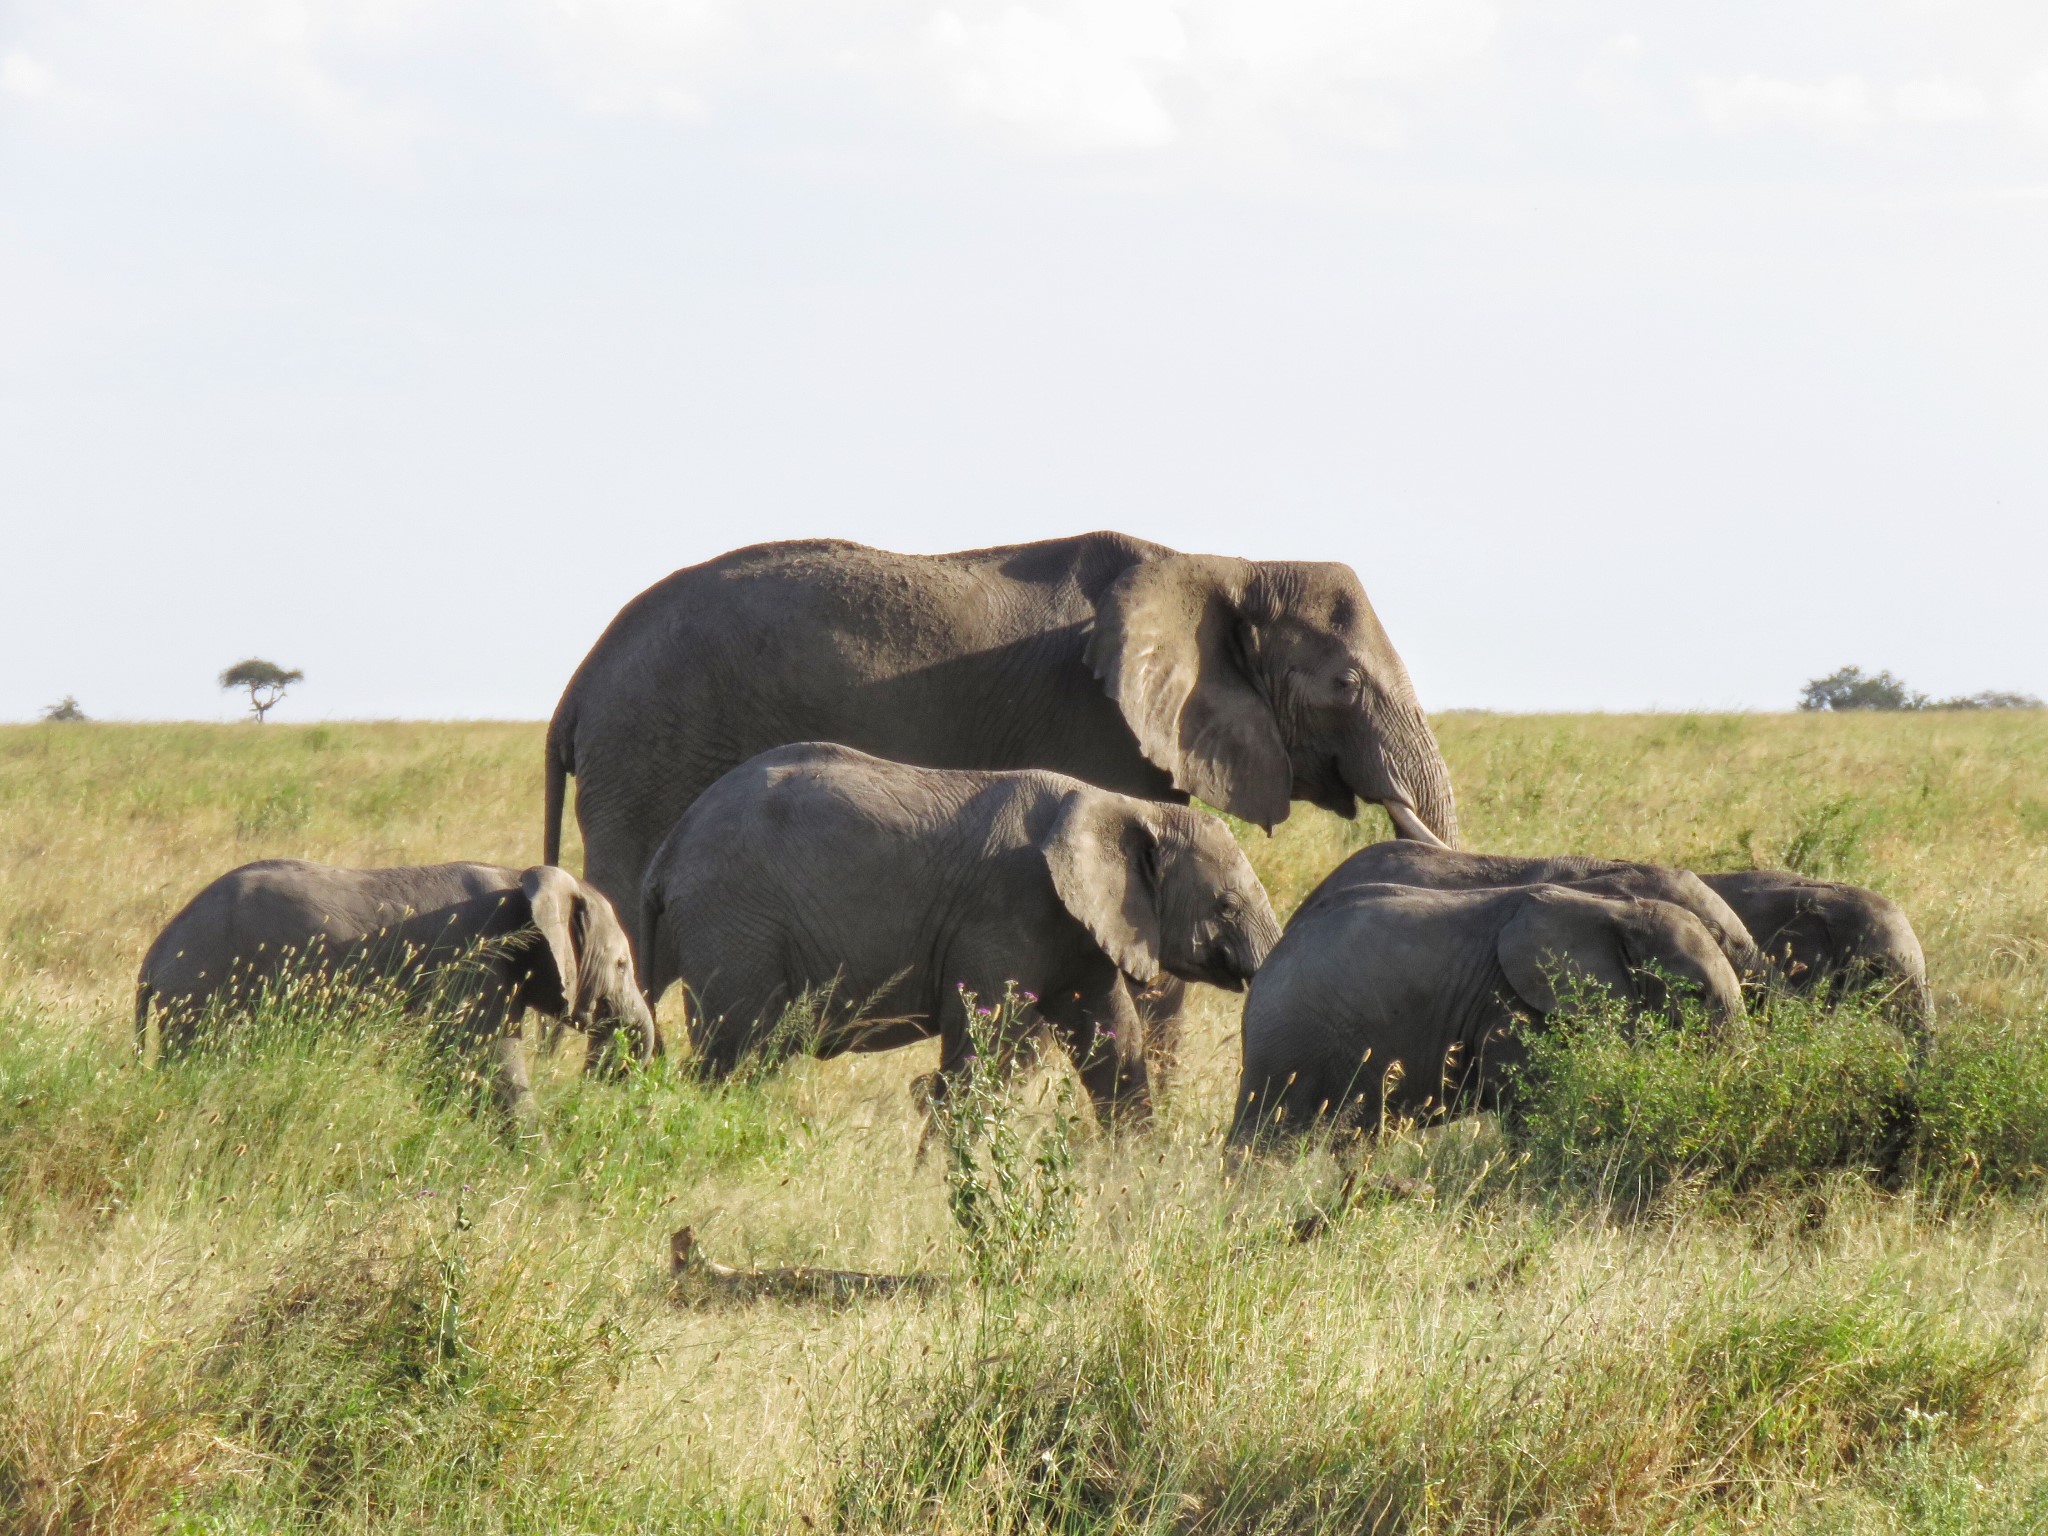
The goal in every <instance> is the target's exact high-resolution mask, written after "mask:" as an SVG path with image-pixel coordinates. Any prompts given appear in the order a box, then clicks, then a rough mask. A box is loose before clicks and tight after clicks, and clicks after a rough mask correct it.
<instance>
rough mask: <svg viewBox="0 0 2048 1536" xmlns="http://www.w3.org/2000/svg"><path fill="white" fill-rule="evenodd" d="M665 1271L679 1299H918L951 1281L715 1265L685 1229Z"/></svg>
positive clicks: (673, 1238) (673, 1241) (672, 1244)
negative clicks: (905, 1295)
mask: <svg viewBox="0 0 2048 1536" xmlns="http://www.w3.org/2000/svg"><path fill="white" fill-rule="evenodd" d="M668 1268H669V1277H670V1279H671V1281H672V1282H673V1283H674V1286H675V1292H676V1297H677V1299H678V1300H690V1299H694V1298H693V1296H692V1293H693V1292H696V1293H698V1294H702V1293H706V1292H708V1293H710V1294H713V1295H719V1296H727V1297H734V1298H739V1299H745V1300H752V1299H753V1298H755V1297H758V1296H772V1297H775V1298H776V1299H778V1300H782V1301H834V1302H848V1301H854V1300H857V1299H859V1298H861V1297H865V1296H894V1295H895V1294H897V1293H898V1292H899V1291H913V1292H916V1293H918V1294H920V1295H922V1294H925V1293H927V1292H930V1291H933V1290H936V1289H937V1288H938V1287H939V1286H941V1285H943V1284H944V1283H945V1282H946V1281H947V1280H948V1278H950V1277H948V1276H946V1275H934V1274H927V1273H922V1272H917V1273H912V1274H907V1275H878V1274H870V1273H869V1272H867V1271H866V1270H860V1269H816V1268H813V1267H812V1266H810V1265H808V1264H798V1265H792V1266H789V1267H787V1268H777V1269H734V1268H733V1267H732V1266H731V1265H728V1264H714V1263H713V1262H712V1261H711V1260H709V1259H707V1258H705V1257H704V1255H703V1254H701V1253H700V1252H698V1251H697V1234H696V1233H695V1231H693V1230H692V1229H691V1228H689V1227H683V1228H680V1229H679V1230H677V1231H676V1232H674V1233H672V1234H671V1235H670V1237H669V1240H668Z"/></svg>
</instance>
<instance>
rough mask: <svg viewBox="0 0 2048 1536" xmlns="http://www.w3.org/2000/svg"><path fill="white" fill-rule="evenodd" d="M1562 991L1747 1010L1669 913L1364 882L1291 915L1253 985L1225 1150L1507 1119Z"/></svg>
mask: <svg viewBox="0 0 2048 1536" xmlns="http://www.w3.org/2000/svg"><path fill="white" fill-rule="evenodd" d="M1566 978H1573V979H1576V980H1577V981H1579V982H1581V983H1582V984H1583V983H1596V984H1598V985H1600V986H1603V987H1606V988H1608V989H1609V990H1611V991H1613V992H1615V993H1618V994H1619V995H1620V996H1622V997H1623V998H1625V999H1627V1000H1628V1001H1629V1002H1630V1003H1632V1004H1633V1005H1634V1006H1635V1007H1637V1008H1638V1009H1641V1010H1644V1011H1657V1010H1663V1009H1666V1008H1668V1007H1669V1006H1670V1005H1671V1002H1672V999H1671V997H1670V995H1669V991H1668V988H1667V983H1666V978H1669V980H1670V981H1672V982H1675V983H1677V984H1678V985H1680V986H1681V987H1684V988H1686V989H1687V990H1691V991H1697V992H1698V993H1700V994H1702V995H1703V996H1704V999H1705V1002H1706V1006H1707V1009H1708V1012H1709V1014H1710V1016H1711V1017H1713V1018H1714V1019H1716V1020H1717V1021H1720V1020H1728V1019H1735V1018H1740V1017H1741V1015H1742V986H1741V983H1740V982H1739V981H1738V980H1737V979H1736V975H1735V970H1734V968H1733V967H1732V966H1730V965H1729V963H1728V960H1727V957H1726V956H1725V955H1723V954H1722V952H1721V948H1720V946H1719V945H1718V944H1716V943H1715V941H1714V938H1713V935H1712V934H1710V933H1709V932H1708V931H1707V929H1706V925H1705V924H1703V923H1701V922H1700V920H1699V919H1698V918H1696V917H1694V916H1693V915H1692V913H1690V912H1688V911H1686V910H1685V909H1684V908H1683V907H1678V906H1674V905H1672V904H1671V903H1669V902H1665V901H1653V900H1643V899H1639V898H1634V897H1618V896H1601V895H1594V894H1592V893H1590V892H1587V891H1583V890H1578V889H1574V888H1573V887H1570V886H1562V885H1530V886H1512V887H1488V888H1482V889H1478V890H1466V891H1432V890H1424V889H1420V888H1418V887H1415V886H1406V885H1362V886H1359V887H1357V888H1356V889H1354V890H1352V891H1350V892H1349V893H1348V894H1346V895H1345V896H1344V897H1342V898H1341V899H1335V900H1331V901H1329V902H1327V903H1324V904H1321V905H1319V906H1317V907H1316V908H1315V909H1314V910H1313V911H1310V910H1308V909H1307V908H1304V909H1303V910H1302V911H1300V912H1298V913H1297V914H1296V915H1295V917H1294V919H1293V920H1292V921H1291V922H1290V923H1289V924H1288V925H1287V932H1286V933H1285V935H1283V936H1282V938H1281V940H1280V942H1279V944H1278V945H1276V946H1275V947H1274V950H1273V953H1272V954H1271V955H1269V956H1268V957H1267V959H1266V964H1265V965H1264V966H1263V967H1262V968H1261V969H1260V971H1259V974H1258V976H1257V978H1256V979H1255V980H1254V981H1253V982H1252V984H1251V991H1250V994H1249V995H1248V996H1247V997H1246V999H1245V1005H1244V1072H1243V1076H1242V1077H1241V1078H1240V1079H1239V1081H1238V1091H1237V1116H1236V1120H1235V1122H1234V1124H1233V1125H1232V1128H1231V1139H1232V1141H1234V1142H1239V1143H1242V1142H1249V1141H1259V1140H1269V1139H1273V1138H1275V1137H1277V1136H1280V1135H1298V1134H1301V1133H1303V1132H1305V1131H1308V1130H1310V1129H1312V1128H1314V1127H1315V1126H1316V1125H1318V1124H1319V1123H1321V1124H1328V1125H1331V1126H1333V1127H1335V1128H1340V1129H1367V1130H1369V1129H1371V1128H1373V1127H1376V1126H1377V1125H1378V1124H1379V1123H1380V1121H1381V1117H1382V1116H1383V1115H1401V1116H1415V1117H1435V1116H1441V1115H1446V1114H1453V1113H1457V1112H1459V1111H1461V1110H1464V1109H1470V1108H1482V1109H1484V1108H1495V1107H1499V1106H1500V1104H1501V1102H1502V1090H1503V1088H1504V1086H1505V1085H1506V1073H1507V1069H1509V1068H1510V1067H1512V1066H1514V1065H1515V1064H1517V1063H1519V1062H1520V1061H1521V1060H1523V1059H1524V1051H1523V1049H1522V1047H1521V1042H1520V1041H1519V1040H1518V1039H1517V1032H1518V1030H1519V1029H1520V1028H1521V1027H1522V1026H1524V1025H1525V1024H1531V1023H1540V1022H1541V1021H1542V1020H1543V1019H1544V1018H1545V1016H1546V1015H1548V1014H1551V1013H1554V1012H1555V1011H1556V1010H1557V1009H1558V1007H1559V1004H1560V998H1559V994H1558V985H1559V984H1560V983H1562V982H1564V980H1565V979H1566Z"/></svg>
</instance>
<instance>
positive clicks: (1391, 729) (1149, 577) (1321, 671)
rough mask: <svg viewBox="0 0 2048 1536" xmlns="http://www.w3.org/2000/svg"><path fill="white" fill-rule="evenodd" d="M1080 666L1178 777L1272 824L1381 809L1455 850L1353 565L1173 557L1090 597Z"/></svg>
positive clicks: (1407, 694) (1403, 688)
mask: <svg viewBox="0 0 2048 1536" xmlns="http://www.w3.org/2000/svg"><path fill="white" fill-rule="evenodd" d="M1088 661H1089V664H1090V665H1091V666H1092V667H1093V668H1094V669H1095V673H1096V675H1097V676H1098V677H1100V678H1101V679H1102V680H1103V683H1104V686H1105V687H1106V688H1107V689H1108V691H1109V694H1110V696H1111V697H1112V698H1113V699H1115V700H1116V702H1117V704H1118V706H1119V707H1120V708H1121V709H1122V711H1123V714H1124V718H1125V720H1126V721H1128V722H1129V724H1130V727H1131V730H1132V731H1133V733H1134V734H1135V735H1136V736H1137V738H1138V744H1139V746H1140V747H1142V748H1143V749H1144V752H1145V755H1146V756H1147V757H1148V758H1150V759H1151V760H1152V761H1153V762H1154V763H1156V764H1157V765H1158V766H1159V767H1160V768H1162V769H1164V770H1165V771H1166V772H1167V773H1169V774H1171V775H1172V777H1173V782H1174V785H1175V787H1177V788H1179V789H1180V790H1182V791H1184V792H1185V793H1187V794H1190V795H1194V796H1196V797H1198V798H1200V799H1202V800H1205V801H1207V802H1208V803H1209V804H1211V805H1214V806H1218V807H1220V808H1222V809H1223V810H1226V811H1228V812H1230V813H1231V814H1232V815H1233V816H1238V817H1241V818H1243V819H1244V820H1246V821H1250V822H1256V823H1257V824H1258V825H1260V826H1262V827H1265V828H1267V829H1268V830H1270V829H1271V828H1272V827H1273V826H1274V824H1275V823H1277V822H1280V821H1284V820H1285V819H1286V817H1287V812H1288V807H1289V801H1290V800H1291V799H1295V798H1299V799H1303V800H1308V801H1311V802H1313V803H1314V804H1316V805H1320V806H1323V807H1324V808H1326V809H1328V810H1332V811H1335V812H1337V813H1338V814H1339V815H1341V816H1351V815H1353V814H1355V812H1356V801H1358V800H1366V801H1370V802H1372V803H1374V804H1376V805H1380V806H1383V807H1384V808H1385V809H1386V811H1387V814H1388V816H1389V817H1390V818H1391V819H1392V821H1393V823H1394V829H1395V831H1396V832H1397V833H1399V834H1400V835H1401V836H1402V837H1408V838H1416V839H1420V840H1422V841H1425V842H1441V843H1443V844H1446V845H1455V844H1456V843H1457V840H1458V819H1457V813H1456V810H1455V809H1454V807H1453V805H1452V802H1451V780H1450V773H1449V771H1448V770H1447V769H1446V768H1445V766H1444V760H1443V755H1442V753H1441V752H1439V751H1438V749H1437V744H1436V738H1435V737H1434V736H1433V735H1432V734H1431V732H1430V729H1429V722H1428V720H1427V719H1426V718H1425V717H1424V715H1423V713H1422V706H1421V705H1420V704H1419V703H1418V702H1417V701H1416V697H1415V689H1414V686H1413V685H1412V684H1411V683H1410V682H1409V679H1408V669H1407V668H1406V667H1405V666H1404V665H1403V664H1402V662H1401V658H1400V656H1399V655H1398V654H1397V653H1396V652H1395V650H1394V647H1393V645H1392V644H1391V643H1390V642H1389V641H1388V639H1387V635H1386V631H1385V630H1383V629H1381V628H1380V622H1379V618H1378V616H1377V615H1375V614H1374V613H1373V610H1372V605H1371V604H1370V603H1369V602H1367V601H1366V596H1365V589H1364V587H1362V586H1361V585H1360V584H1359V581H1358V577H1357V576H1356V575H1355V574H1354V573H1353V572H1352V570H1351V568H1350V567H1349V566H1345V565H1335V564H1309V563H1298V562H1284V563H1282V562H1265V563H1255V562H1252V561H1248V560H1234V559H1228V558H1225V557H1222V556H1216V555H1170V556H1165V557H1162V558H1160V559H1156V560H1148V561H1146V562H1144V563H1143V564H1140V565H1136V566H1133V567H1132V568H1131V569H1130V570H1129V571H1127V572H1125V573H1124V575H1123V576H1121V577H1120V578H1119V579H1118V580H1117V582H1116V584H1115V585H1114V586H1112V587H1111V588H1110V590H1109V591H1108V593H1107V594H1105V595H1104V597H1103V599H1102V601H1101V602H1100V604H1099V605H1098V608H1097V615H1096V619H1095V628H1094V632H1093V634H1092V635H1091V636H1090V638H1089V647H1088Z"/></svg>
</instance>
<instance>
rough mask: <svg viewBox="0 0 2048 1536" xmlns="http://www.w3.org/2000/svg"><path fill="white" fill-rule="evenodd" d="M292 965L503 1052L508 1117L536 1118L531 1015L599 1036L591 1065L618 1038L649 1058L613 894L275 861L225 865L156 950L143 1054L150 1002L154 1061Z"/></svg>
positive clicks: (464, 870)
mask: <svg viewBox="0 0 2048 1536" xmlns="http://www.w3.org/2000/svg"><path fill="white" fill-rule="evenodd" d="M287 968H296V969H301V970H309V971H315V972H325V973H327V974H331V975H335V976H339V977H342V978H343V979H356V978H360V979H369V978H372V977H376V978H381V979H388V980H392V981H396V982H398V983H400V984H401V985H402V987H403V988H404V995H405V996H406V999H407V1001H408V1003H409V1005H411V1006H416V1007H426V1006H429V1005H432V1006H435V1007H437V1008H450V1009H452V1010H454V1011H455V1012H456V1013H458V1014H459V1015H460V1020H459V1022H460V1032H461V1033H462V1034H463V1035H464V1036H466V1037H467V1038H469V1039H470V1040H472V1041H474V1042H476V1043H478V1044H488V1045H489V1046H490V1048H491V1049H492V1050H493V1051H494V1052H495V1056H496V1063H495V1073H496V1092H497V1094H498V1098H499V1102H500V1105H501V1107H502V1108H503V1109H504V1110H505V1112H506V1114H507V1115H508V1116H509V1117H510V1118H511V1119H512V1121H513V1122H514V1123H515V1124H516V1125H518V1126H519V1127H521V1128H522V1129H524V1128H527V1127H529V1126H530V1125H531V1123H532V1120H533V1102H532V1091H531V1088H530V1086H529V1081H528V1073H527V1067H526V1059H525V1054H524V1052H523V1050H522V1048H521V1046H520V1042H519V1039H518V1035H517V1032H516V1031H517V1025H518V1022H519V1017H520V1015H521V1013H522V1012H523V1011H524V1010H525V1009H528V1008H531V1009H533V1010H535V1011H536V1012H538V1013H540V1014H541V1015H543V1016H544V1017H548V1018H553V1019H560V1020H566V1021H568V1022H570V1023H572V1024H574V1025H575V1026H576V1027H577V1028H579V1029H582V1030H585V1031H586V1032H588V1033H590V1034H591V1036H592V1044H591V1050H592V1058H593V1060H595V1059H596V1057H597V1055H598V1053H599V1051H600V1050H601V1048H602V1046H603V1044H604V1043H605V1042H607V1041H608V1040H609V1039H610V1037H611V1035H612V1034H613V1033H614V1032H615V1031H617V1030H620V1029H625V1030H627V1031H628V1032H629V1033H630V1037H631V1039H632V1040H633V1042H634V1044H635V1046H636V1048H637V1050H638V1052H639V1054H640V1055H641V1056H642V1058H643V1059H644V1058H645V1056H646V1054H647V1053H648V1051H650V1050H651V1049H652V1046H653V1043H654V1018H653V1014H652V1013H651V1012H650V1011H649V1009H648V1006H647V1003H646V1000H645V999H644V998H643V997H642V996H641V994H640V989H639V987H638V985H637V982H636V978H635V976H634V970H633V957H632V950H631V946H630V945H629V944H628V943H627V940H626V934H625V931H624V930H623V929H622V928H621V927H620V926H619V922H618V918H617V917H616V916H615V915H614V914H613V912H612V908H611V904H610V903H609V902H608V901H606V900H605V898H604V896H603V894H602V893H601V892H599V891H596V890H594V889H592V888H591V887H590V886H588V885H586V884H584V883H583V882H582V881H581V880H578V879H577V878H576V877H575V876H574V875H572V874H570V873H569V872H568V871H567V870H563V869H556V868H553V867H552V866H549V865H544V864H542V865H535V866H534V867H533V868H531V869H525V870H518V869H506V868H502V867H500V866H498V865H493V864H425V865H412V866H406V867H399V868H392V869H339V868H335V867H334V866H332V865H326V864H311V863H307V862H305V861H303V860H299V859H265V860H263V861H262V862H260V863H256V864H244V865H243V866H242V867H241V868H239V869H235V870H230V871H229V872H228V873H227V874H225V875H222V876H221V877H220V878H219V879H218V880H216V881H214V882H213V883H212V884H211V885H209V886H207V887H206V889H205V890H203V891H201V892H200V893H199V894H198V895H197V896H195V897H193V898H192V900H191V901H190V902H188V903H187V904H186V905H185V908H184V910H183V911H181V912H179V913H178V915H177V916H176V917H174V918H172V919H171V921H170V923H169V924H168V925H167V926H166V927H165V928H164V931H163V932H162V933H161V934H159V935H158V936H157V939H156V942H155V943H153V944H152V945H150V947H149V953H148V954H147V955H146V956H144V958H143V961H142V974H141V977H140V979H139V980H138V981H137V983H136V988H135V1043H136V1049H137V1051H138V1052H141V1051H144V1050H145V1049H146V1047H147V1038H148V1031H149V1018H150V1013H151V1009H152V1006H154V1009H155V1011H156V1013H157V1019H158V1036H159V1044H160V1050H161V1051H163V1052H174V1051H177V1050H180V1049H183V1048H186V1047H188V1046H190V1045H191V1044H192V1042H193V1039H194V1034H195V1031H196V1029H197V1028H198V1026H199V1024H200V1022H201V1020H202V1017H203V1016H204V1015H205V1014H206V1011H207V1008H208V1005H209V1004H215V1005H216V1006H217V1007H218V1008H221V1009H224V1010H225V1011H226V1012H227V1013H228V1014H230V1015H232V1014H234V1013H236V1012H240V1011H244V1010H246V1009H248V1008H250V1007H252V1006H254V1004H255V1003H256V1001H257V999H258V998H259V997H260V996H261V995H262V993H263V990H264V984H265V983H266V982H267V981H269V980H271V979H272V978H274V977H276V976H278V975H279V974H280V973H282V972H284V971H285V970H286V969H287Z"/></svg>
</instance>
